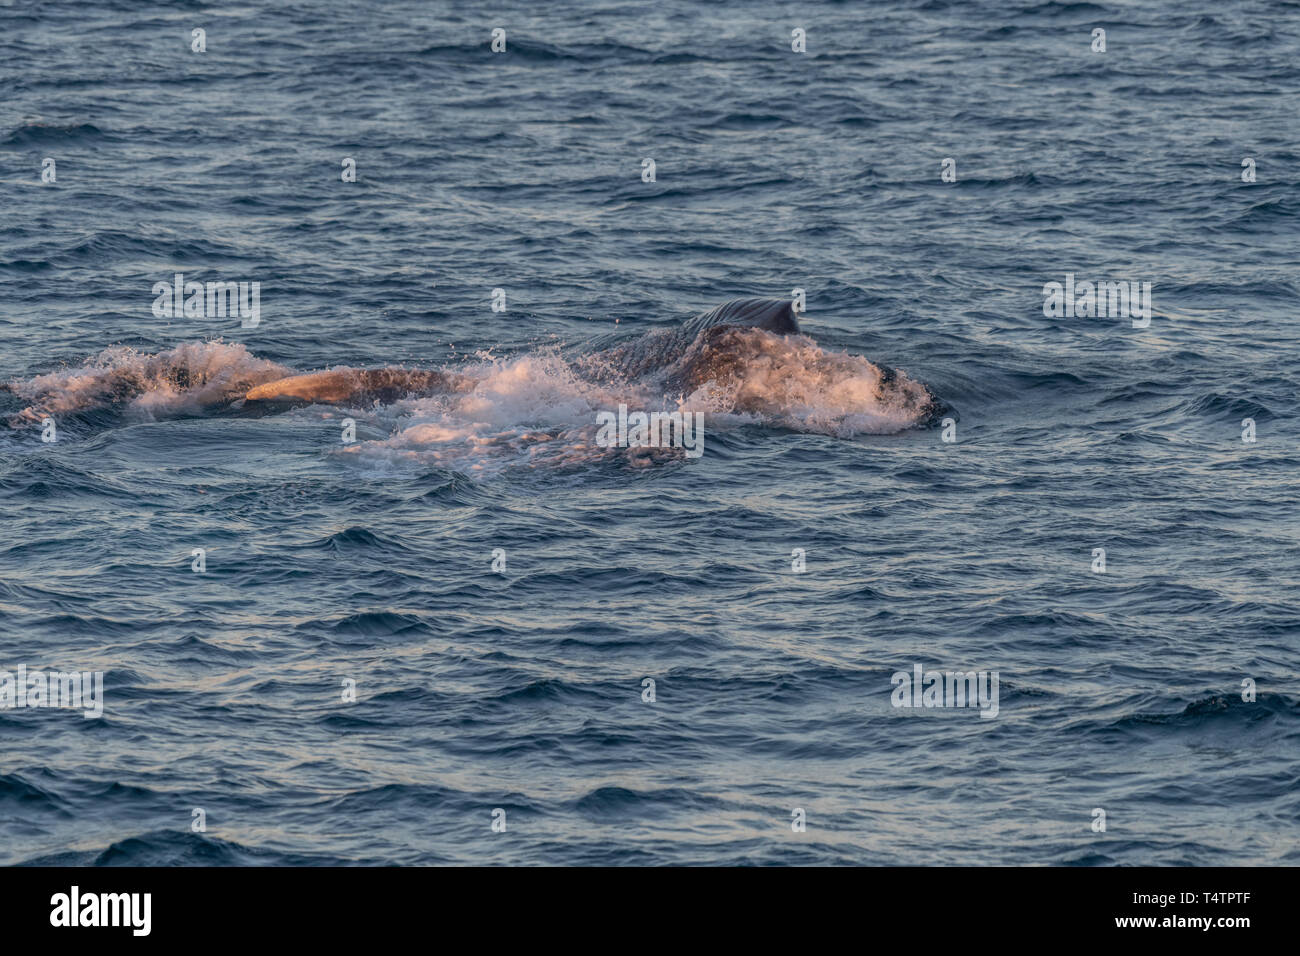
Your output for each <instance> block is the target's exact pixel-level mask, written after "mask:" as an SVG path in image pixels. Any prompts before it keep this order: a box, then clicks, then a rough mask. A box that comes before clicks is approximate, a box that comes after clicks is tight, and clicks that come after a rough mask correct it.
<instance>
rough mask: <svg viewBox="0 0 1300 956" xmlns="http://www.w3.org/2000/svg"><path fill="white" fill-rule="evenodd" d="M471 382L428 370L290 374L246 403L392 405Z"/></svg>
mask: <svg viewBox="0 0 1300 956" xmlns="http://www.w3.org/2000/svg"><path fill="white" fill-rule="evenodd" d="M468 381H469V380H468V379H466V378H465V376H462V375H456V374H448V373H444V372H436V371H431V370H426V369H401V368H362V369H358V368H335V369H329V370H328V371H325V372H310V373H308V374H306V375H291V376H289V377H288V378H282V379H278V380H276V381H274V382H267V383H265V384H263V385H259V386H257V388H254V389H252V390H250V391H249V392H248V394H247V395H245V396H244V402H245V404H253V405H256V404H264V405H281V406H283V405H315V404H322V405H368V404H373V403H374V402H382V403H383V404H385V405H390V404H392V403H393V402H395V401H398V400H400V399H403V398H409V397H417V398H419V397H424V396H428V395H435V394H439V393H443V392H451V391H459V390H460V389H461V388H463V387H464V386H465V384H466V383H467V382H468Z"/></svg>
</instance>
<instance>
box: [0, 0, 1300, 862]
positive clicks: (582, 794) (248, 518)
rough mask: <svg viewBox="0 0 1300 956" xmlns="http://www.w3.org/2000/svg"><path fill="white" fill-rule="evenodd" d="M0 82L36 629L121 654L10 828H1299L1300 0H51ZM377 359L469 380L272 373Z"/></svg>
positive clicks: (987, 851) (1111, 850)
mask: <svg viewBox="0 0 1300 956" xmlns="http://www.w3.org/2000/svg"><path fill="white" fill-rule="evenodd" d="M1198 8H1199V9H1198ZM498 28H499V29H502V30H504V31H505V51H504V52H501V53H495V52H493V50H492V48H491V44H492V31H493V30H494V29H498ZM1097 28H1101V29H1104V30H1105V31H1106V33H1105V41H1106V49H1105V51H1104V52H1100V51H1094V50H1093V46H1094V43H1095V41H1094V39H1093V31H1094V30H1095V29H1097ZM194 29H203V30H204V31H205V34H204V39H205V43H206V49H205V51H203V52H196V51H195V50H194V49H192V44H194V43H196V42H197V41H196V40H195V39H194V36H193V34H192V32H191V31H192V30H194ZM796 29H799V30H803V31H804V34H803V36H804V38H805V41H804V42H805V43H806V52H803V53H797V52H794V50H793V49H792V43H795V42H797V41H796V40H793V39H792V31H794V30H796ZM0 94H2V95H0V381H3V382H4V383H5V384H6V385H7V386H8V388H7V390H6V391H4V392H0V418H2V419H3V421H5V422H7V423H8V424H3V423H0V528H3V530H2V531H0V670H7V671H9V672H14V673H17V669H18V668H19V667H20V666H23V667H25V668H27V670H28V672H32V671H42V670H77V671H85V672H102V673H103V700H102V705H103V713H102V716H99V717H97V718H89V719H88V718H85V717H83V716H82V714H81V713H80V712H78V711H77V710H74V709H64V708H54V707H12V708H10V709H0V742H2V744H0V862H2V863H7V864H20V863H37V864H55V863H58V864H64V863H72V864H96V865H101V864H104V865H122V864H126V865H131V864H183V865H206V864H226V865H231V864H308V865H310V864H322V865H334V864H367V865H369V864H440V863H457V864H528V865H568V864H994V863H998V864H1026V865H1027V864H1075V865H1110V864H1283V863H1287V864H1293V865H1294V864H1297V863H1300V684H1298V683H1297V668H1298V667H1300V590H1298V588H1300V520H1298V519H1297V499H1298V498H1300V470H1298V469H1300V451H1298V450H1297V438H1298V437H1300V428H1298V427H1297V426H1298V423H1297V417H1296V414H1295V411H1294V410H1295V408H1296V405H1297V401H1300V371H1297V356H1298V355H1300V348H1298V346H1300V333H1298V332H1297V324H1298V322H1300V192H1298V191H1297V185H1298V184H1300V172H1298V171H1300V145H1298V144H1300V4H1298V3H1295V2H1289V3H1288V2H1220V3H1214V4H1204V3H1203V4H1186V3H1173V2H1169V0H1157V2H1150V3H1104V4H1094V3H1055V2H1026V0H1012V2H996V3H995V2H992V0H979V2H971V3H955V2H954V3H945V2H941V0H924V2H881V3H871V4H865V3H864V4H855V3H809V4H798V5H792V4H784V3H745V4H741V3H710V4H692V3H686V2H683V0H667V2H658V3H648V2H628V3H607V2H599V3H590V4H588V3H574V2H558V3H549V4H541V5H539V4H530V3H519V2H506V3H498V4H494V5H492V6H491V8H490V9H489V8H486V7H485V8H482V9H477V8H476V5H462V4H452V3H416V2H385V3H373V4H372V3H345V2H341V0H326V2H318V3H305V2H298V3H275V4H269V3H268V4H246V5H230V6H226V5H208V4H201V3H183V2H182V3H168V4H161V3H159V4H146V3H135V2H124V0H103V2H98V3H95V4H84V3H73V2H44V3H42V2H22V0H16V2H0ZM47 159H48V160H53V166H52V170H53V173H54V180H53V181H50V182H46V181H43V175H48V174H47V173H46V172H45V170H46V169H47V167H49V166H50V164H48V163H47V162H46V160H47ZM348 159H350V160H353V162H354V168H355V182H345V181H344V177H345V174H346V173H347V171H348V167H347V164H345V160H348ZM947 159H951V160H953V161H954V163H953V164H948V165H949V167H950V168H951V167H953V166H955V181H945V177H944V169H945V163H944V161H945V160H947ZM645 160H653V163H654V165H653V175H652V176H651V175H650V167H649V165H648V164H646V163H645V162H644V161H645ZM1244 160H1251V161H1253V162H1252V163H1247V164H1245V165H1243V161H1244ZM1252 172H1253V173H1254V177H1255V179H1254V181H1253V182H1248V181H1245V180H1244V179H1243V175H1244V176H1245V177H1246V178H1247V179H1248V178H1249V177H1250V174H1251V173H1252ZM951 178H952V177H951V176H949V177H948V179H949V180H951ZM177 273H180V274H182V275H183V276H184V277H185V281H191V280H193V281H200V282H214V281H228V282H250V283H251V282H257V283H259V288H260V306H259V308H260V312H259V315H258V322H257V323H256V324H254V325H251V326H248V327H245V324H244V323H243V322H241V320H240V319H239V318H235V317H231V316H229V315H227V316H224V317H222V316H214V315H210V314H204V315H200V316H187V315H185V314H184V310H182V312H181V314H174V313H172V314H163V315H162V316H161V317H160V315H159V314H157V312H156V310H155V304H156V302H155V300H156V299H158V298H159V294H158V293H156V292H155V291H153V290H154V287H155V285H156V284H158V283H171V282H173V281H174V276H175V275H176V274H177ZM1067 274H1068V275H1071V276H1073V277H1074V278H1073V280H1072V281H1075V282H1083V281H1085V280H1086V281H1091V282H1102V281H1124V282H1139V283H1140V282H1149V283H1150V284H1151V303H1152V308H1151V315H1150V321H1149V323H1146V324H1144V323H1143V322H1140V321H1138V320H1136V319H1135V320H1132V321H1131V320H1130V318H1129V317H1125V316H1122V315H1121V316H1118V317H1116V316H1115V315H1109V316H1107V317H1087V316H1064V315H1054V316H1049V315H1046V314H1045V310H1044V301H1045V293H1044V286H1045V285H1046V284H1048V283H1051V282H1060V283H1065V282H1066V281H1067ZM796 289H801V290H803V291H804V297H805V304H806V308H805V310H804V311H803V312H802V314H801V315H800V316H799V322H800V325H801V327H802V331H803V335H802V336H799V337H779V336H772V337H769V336H768V333H765V332H758V331H755V332H753V333H752V336H751V338H752V340H753V341H752V342H750V345H751V346H752V347H750V348H748V350H746V351H744V353H743V354H741V355H739V356H736V355H733V354H730V353H729V355H728V357H729V358H731V359H734V362H732V366H731V368H730V371H729V373H728V376H727V377H726V380H725V381H711V382H710V383H709V384H707V385H705V386H702V387H701V388H698V389H694V390H692V391H690V392H689V393H677V394H672V393H670V392H665V391H662V390H660V391H656V388H658V387H659V386H660V384H661V383H660V382H659V381H658V380H653V379H652V380H639V381H632V380H630V379H629V380H627V381H620V380H619V379H618V378H617V376H616V375H614V376H613V377H606V378H604V379H602V380H600V381H595V380H594V379H591V378H589V377H584V376H583V375H582V374H580V370H579V369H578V368H577V363H576V362H575V359H574V356H575V355H583V354H590V349H591V347H592V345H591V344H592V343H596V342H601V343H609V342H632V341H637V340H638V339H639V337H643V336H645V335H646V334H647V333H652V332H655V331H662V330H667V329H673V328H676V327H677V325H678V324H679V323H681V322H682V321H684V320H687V319H689V318H690V317H691V316H693V315H696V314H699V313H701V312H704V311H705V310H708V309H711V308H713V307H714V306H717V305H719V304H720V303H723V302H726V301H727V300H730V299H733V298H737V297H746V296H759V297H767V298H787V299H792V298H793V297H794V296H795V295H796V293H795V292H794V290H796ZM494 290H501V293H503V295H495V296H494ZM163 298H164V300H165V299H166V297H165V296H163ZM494 303H495V304H496V306H497V308H496V309H495V310H494ZM163 311H164V313H166V310H163ZM584 350H586V351H584ZM336 366H347V367H350V368H354V369H355V368H381V367H402V368H406V369H436V370H442V371H444V372H447V373H448V374H453V373H454V374H455V375H458V376H464V381H466V382H467V383H468V384H467V386H466V388H465V389H463V390H462V391H460V392H458V393H456V394H454V395H450V396H449V395H438V396H404V397H399V398H396V399H392V398H391V397H390V400H388V401H384V400H379V401H370V400H365V399H357V400H343V401H341V402H338V403H326V402H317V403H312V404H299V405H296V406H293V407H273V408H269V409H268V408H255V407H253V406H252V405H251V404H250V403H245V402H244V401H243V400H242V396H243V394H244V393H245V392H246V391H247V390H248V389H249V388H251V387H253V386H255V385H258V384H261V383H264V382H270V381H275V380H277V379H279V378H281V377H284V376H288V375H292V374H296V373H299V372H309V371H314V370H320V369H329V368H334V367H336ZM889 369H892V370H896V372H897V375H901V376H903V377H904V378H902V379H899V378H896V377H894V376H891V375H890V374H889V373H888V371H887V370H889ZM902 380H905V381H908V382H911V383H916V384H917V386H918V387H920V388H924V389H925V390H927V391H928V393H929V394H931V395H932V396H933V397H934V399H935V403H936V405H935V409H936V411H935V413H934V414H930V415H920V414H916V413H915V409H911V410H909V408H908V407H904V406H903V405H900V404H899V402H898V401H896V400H895V399H896V397H897V396H896V394H895V393H893V392H891V391H890V390H889V389H888V388H886V387H885V384H886V383H887V382H888V381H895V382H897V381H902ZM619 404H627V405H628V406H629V407H630V408H632V409H634V410H635V409H638V408H654V409H660V410H686V411H688V412H691V413H692V414H693V413H694V412H696V411H699V412H702V413H703V414H704V422H705V431H704V433H703V436H704V444H703V450H702V454H700V455H699V456H698V457H691V456H688V455H685V454H683V453H682V450H681V449H656V450H654V452H653V453H650V452H646V451H644V450H641V451H638V450H634V449H629V448H606V447H600V446H599V443H598V442H597V441H596V440H595V428H594V423H595V420H596V416H597V415H598V414H599V413H600V412H602V411H615V410H617V408H618V405H619ZM47 419H48V422H49V424H51V425H52V426H53V428H54V432H53V433H52V434H50V435H49V436H48V437H52V438H54V439H56V440H53V441H45V440H43V435H44V434H45V432H46V428H47V426H46V422H47ZM346 419H351V421H352V423H353V427H354V428H355V441H350V442H345V441H344V438H345V437H346V435H345V433H344V428H345V420H346ZM1247 419H1249V420H1251V422H1252V423H1253V429H1254V432H1253V438H1254V440H1253V441H1248V440H1245V439H1244V438H1243V435H1244V434H1246V433H1248V432H1249V429H1250V428H1251V425H1248V424H1244V422H1245V420H1247ZM945 439H952V440H945ZM196 549H202V551H203V558H202V560H203V569H202V570H201V571H196V570H195V565H196V563H197V561H198V559H197V558H196V557H195V556H194V551H195V550H196ZM1097 549H1102V550H1104V552H1105V554H1104V559H1105V570H1104V572H1103V571H1101V570H1100V569H1099V568H1100V566H1099V564H1098V561H1099V557H1100V556H1099V555H1098V554H1097V553H1096V552H1097ZM801 560H802V562H803V570H801V571H800V570H797V568H798V565H799V564H800V561H801ZM918 665H919V666H921V667H922V668H923V669H924V670H925V671H930V670H938V671H962V672H965V671H972V670H974V671H978V672H986V673H989V674H993V673H996V675H997V676H998V685H997V686H998V688H999V697H998V703H997V708H996V709H997V713H996V716H991V715H990V716H982V714H981V710H980V709H977V708H971V707H969V706H967V707H947V708H927V707H920V708H916V707H899V706H895V703H896V702H897V696H896V693H895V691H896V684H895V681H894V675H895V674H896V673H900V672H901V673H903V674H906V675H910V674H913V673H914V668H915V667H917V666H918ZM647 680H649V681H653V685H650V684H646V683H645V682H646V681H647ZM1243 681H1253V682H1254V685H1253V686H1254V693H1253V694H1252V693H1250V691H1249V687H1250V685H1243ZM651 690H653V694H651ZM351 696H355V700H345V697H351ZM650 697H653V700H650V699H649V698H650ZM1252 697H1253V699H1250V698H1252ZM1098 810H1101V811H1104V821H1105V830H1104V831H1101V830H1100V828H1099V820H1100V819H1101V817H1099V816H1098V814H1097V813H1096V812H1095V811H1098ZM196 811H201V812H196ZM800 811H802V817H801V815H800ZM801 819H802V820H803V822H804V823H805V828H804V829H802V830H801V829H799V826H798V824H799V822H800V820H801ZM501 821H504V823H505V827H504V830H502V829H501V826H500V822H501ZM494 822H495V823H496V824H497V825H496V827H495V828H494Z"/></svg>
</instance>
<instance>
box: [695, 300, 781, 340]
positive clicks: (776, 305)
mask: <svg viewBox="0 0 1300 956" xmlns="http://www.w3.org/2000/svg"><path fill="white" fill-rule="evenodd" d="M721 325H734V326H738V327H740V328H746V329H763V330H764V331H766V332H772V333H773V334H775V335H798V334H799V319H798V317H797V316H796V315H795V312H794V306H793V305H792V304H791V302H790V300H789V299H732V300H731V301H730V302H724V303H722V305H720V306H718V307H717V308H714V309H710V310H709V311H708V312H705V313H704V314H703V315H697V316H696V317H695V318H693V319H691V320H690V321H689V322H687V323H686V326H685V328H686V329H687V330H688V331H689V332H691V333H694V334H698V333H700V332H702V331H704V330H705V329H713V328H717V327H718V326H721Z"/></svg>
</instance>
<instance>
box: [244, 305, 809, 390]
mask: <svg viewBox="0 0 1300 956" xmlns="http://www.w3.org/2000/svg"><path fill="white" fill-rule="evenodd" d="M739 329H759V330H762V331H764V332H767V333H770V334H772V335H780V336H787V335H798V334H799V333H800V329H799V320H798V317H797V316H796V315H795V312H794V308H793V306H792V305H791V303H790V302H789V301H788V300H785V299H763V298H745V299H732V300H730V301H729V302H724V303H722V304H721V305H719V306H717V307H715V308H713V309H710V310H709V311H707V312H703V313H701V314H699V315H697V316H695V317H694V318H691V319H688V320H687V321H685V322H683V323H681V324H680V325H678V326H677V327H675V328H672V329H655V330H652V331H650V332H647V333H645V334H644V335H640V336H637V337H636V338H634V339H631V340H626V339H624V340H620V341H619V342H618V344H614V345H608V346H606V347H600V345H599V343H597V344H596V345H588V346H585V347H584V348H583V350H582V351H580V352H577V353H575V354H574V355H573V363H574V367H575V369H576V370H577V371H578V373H579V374H582V375H583V376H584V377H586V378H588V379H589V380H592V381H606V382H607V381H614V380H619V381H637V380H641V379H645V378H646V377H648V376H650V375H652V374H653V373H656V372H661V371H664V370H667V369H669V368H671V367H672V366H673V365H674V364H675V363H678V362H680V361H681V359H682V358H683V357H684V356H685V355H687V354H688V352H689V350H690V349H691V348H692V346H696V345H702V346H703V351H702V357H707V358H712V359H714V360H716V359H718V358H721V357H722V355H721V354H717V353H720V352H721V351H722V350H725V347H726V345H727V343H728V338H727V336H726V333H727V331H728V330H739ZM710 347H711V348H710ZM707 365H708V363H707V362H696V363H693V364H692V365H691V366H690V367H689V368H687V369H682V370H681V373H680V374H679V375H678V376H677V380H678V381H680V382H683V383H685V382H697V383H698V382H699V381H702V380H703V379H704V378H706V377H707ZM670 384H671V383H670ZM473 386H474V380H473V379H472V378H470V377H468V376H465V375H458V374H456V373H451V372H440V371H434V370H430V369H405V368H368V369H358V368H351V367H346V366H340V367H337V368H332V369H327V370H324V371H320V372H307V373H304V374H300V375H290V376H287V377H285V378H282V379H278V380H276V381H271V382H264V383H262V384H260V385H258V386H257V387H256V388H253V389H250V390H249V391H248V393H247V394H246V395H245V396H244V403H245V407H248V408H250V409H253V408H257V407H259V406H260V407H267V408H274V407H285V406H290V407H291V406H295V405H315V404H321V405H352V406H363V405H373V404H374V403H375V402H379V403H381V404H385V405H391V404H392V403H393V402H396V401H398V400H401V399H411V398H428V397H431V396H434V395H440V394H448V393H452V392H463V391H466V390H468V389H472V388H473Z"/></svg>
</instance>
